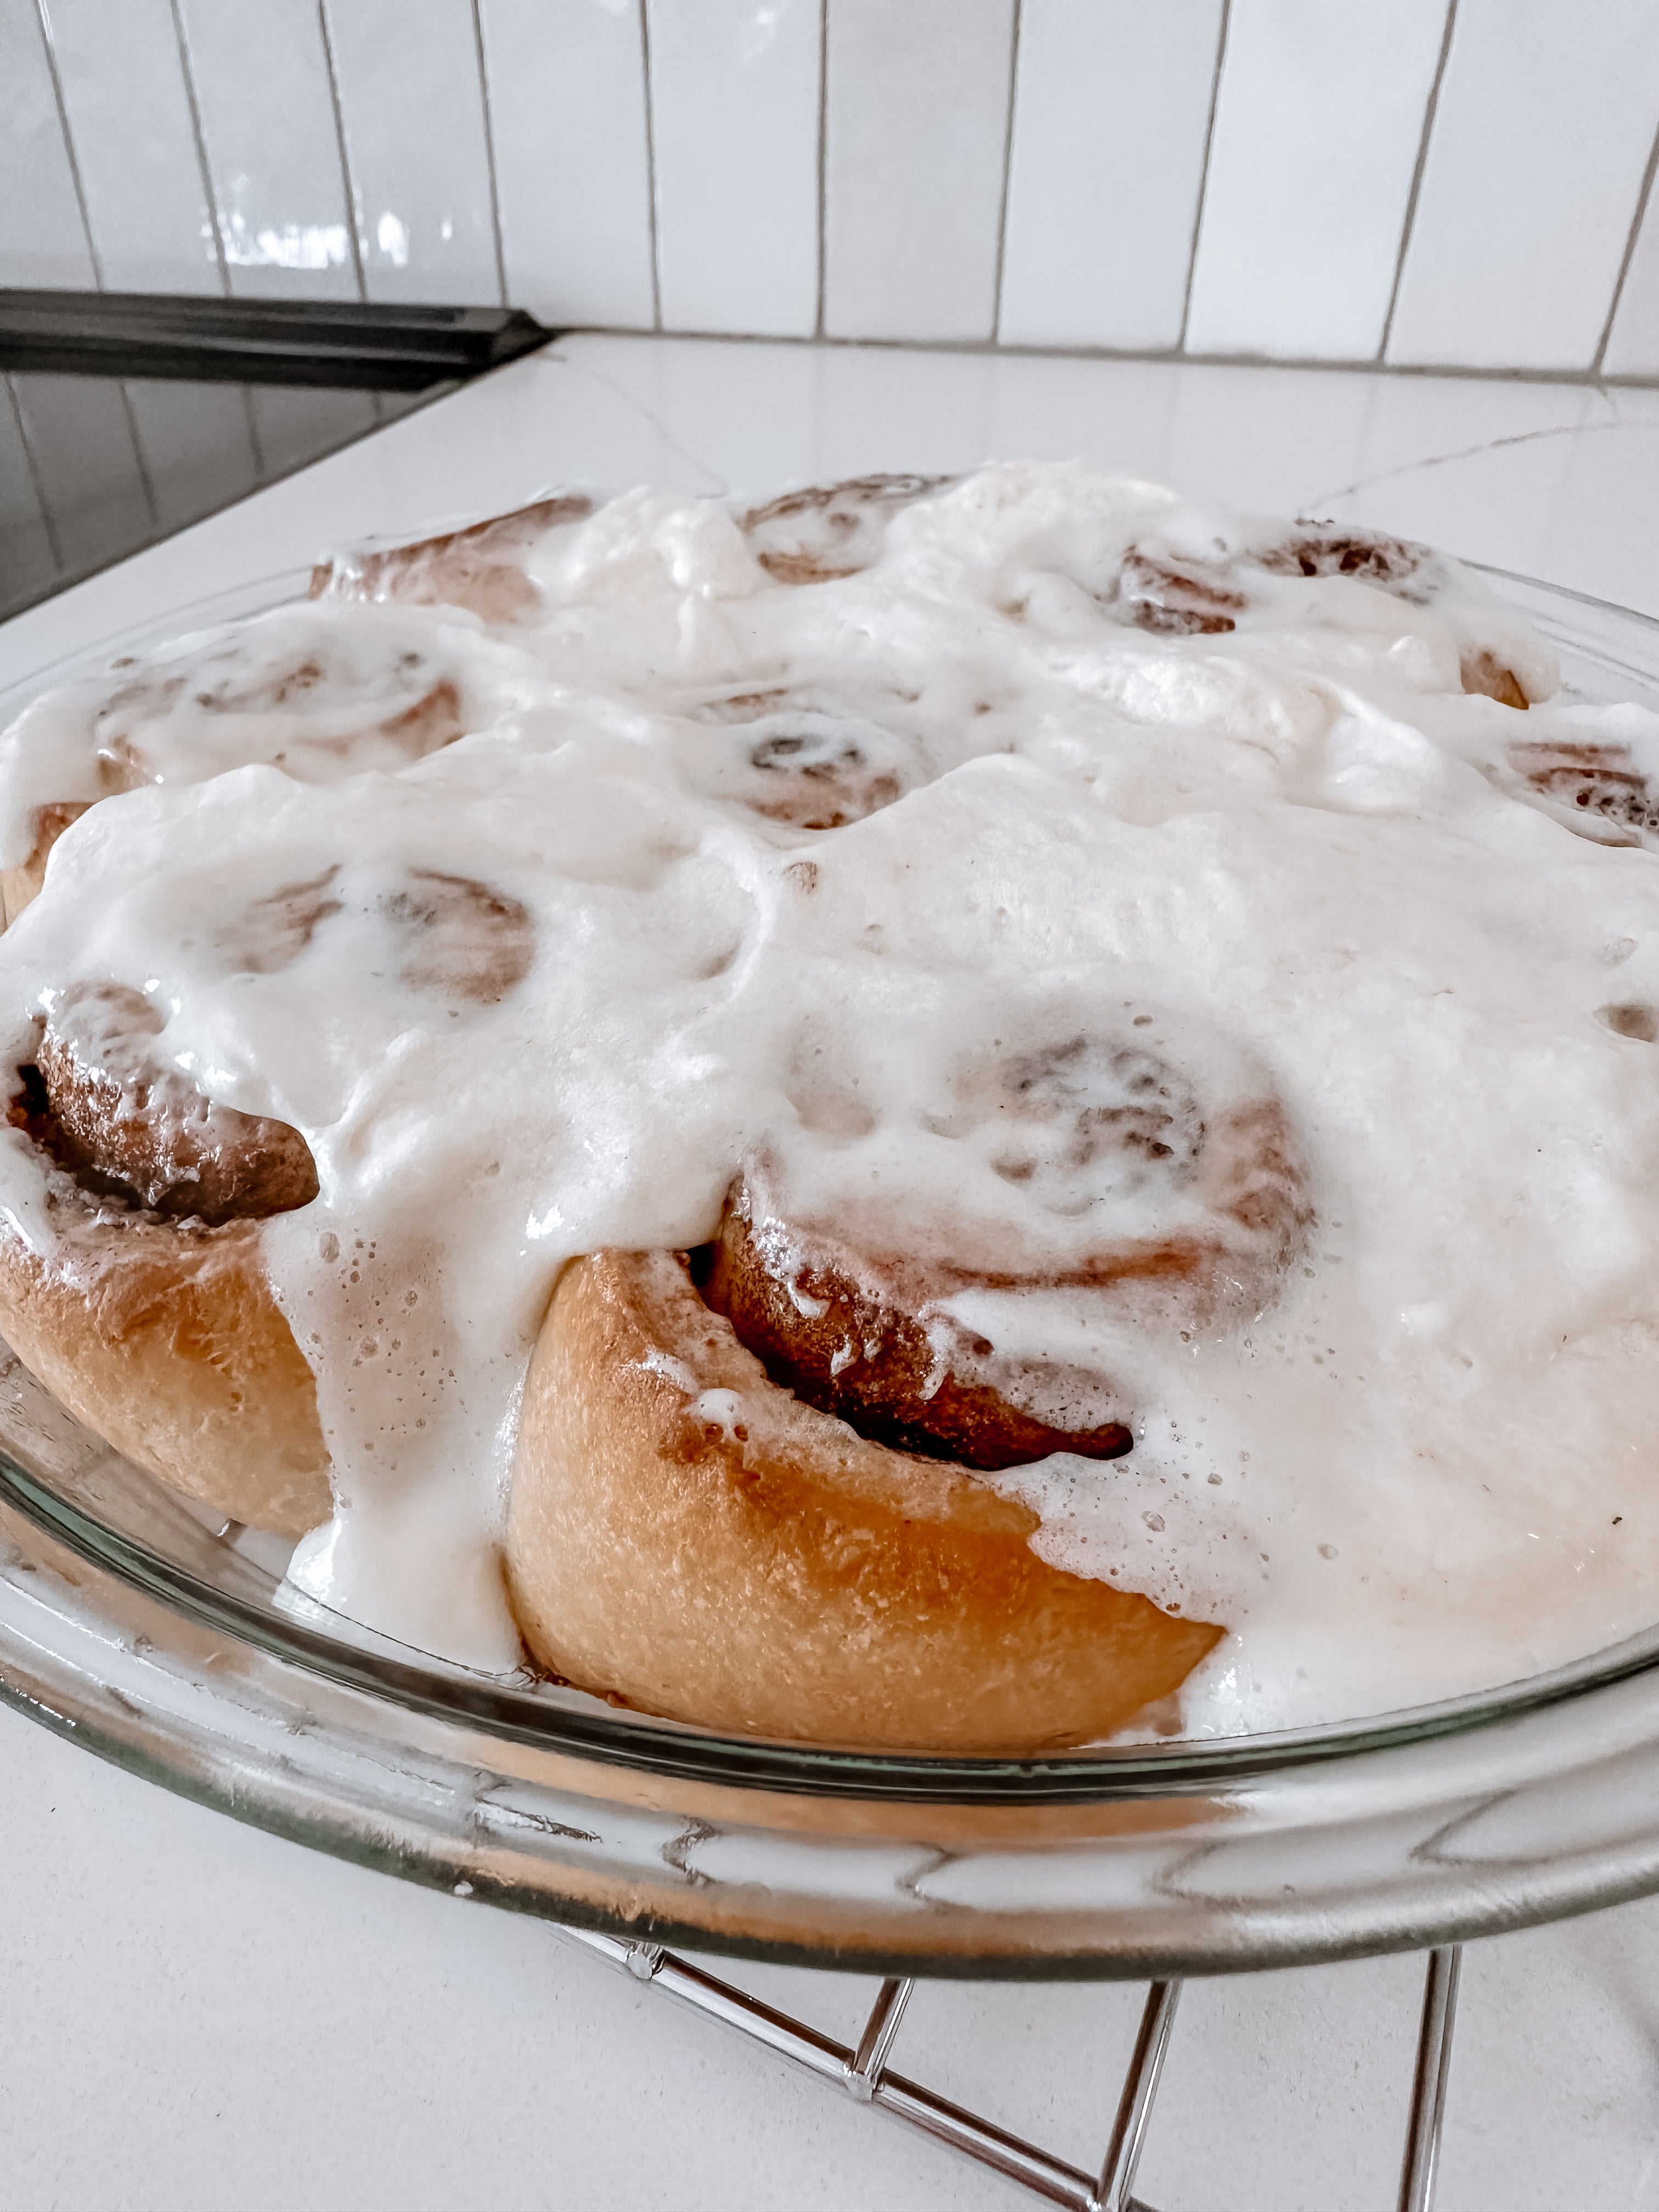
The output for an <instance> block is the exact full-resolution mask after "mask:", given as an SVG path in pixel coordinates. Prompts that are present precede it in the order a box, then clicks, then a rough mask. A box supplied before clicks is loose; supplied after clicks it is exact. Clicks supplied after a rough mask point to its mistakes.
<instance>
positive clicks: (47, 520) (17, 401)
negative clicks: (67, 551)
mask: <svg viewBox="0 0 1659 2212" xmlns="http://www.w3.org/2000/svg"><path fill="white" fill-rule="evenodd" d="M5 385H6V391H7V392H8V394H9V397H10V399H11V411H12V416H13V419H14V420H15V422H16V424H17V435H18V437H19V438H20V439H21V441H22V446H23V465H24V467H25V468H26V469H27V471H28V472H29V482H30V483H31V484H33V487H34V499H35V504H36V506H37V507H39V508H40V524H41V527H42V528H43V529H44V530H45V532H46V548H47V550H48V551H49V552H50V553H51V555H52V565H53V566H54V567H55V568H56V569H57V571H58V574H59V575H60V576H66V575H67V574H69V570H68V568H67V566H66V564H65V562H64V548H63V545H62V544H61V542H60V540H59V538H58V525H57V524H56V523H55V522H54V521H53V520H52V508H51V507H50V506H49V505H48V503H47V500H46V486H45V485H44V484H43V483H41V481H40V462H39V461H38V460H37V459H36V458H35V452H34V446H33V441H32V440H31V439H30V437H29V426H28V424H27V422H25V421H24V419H23V403H22V401H21V398H19V397H18V394H17V380H16V378H15V376H13V375H12V374H11V373H10V372H9V371H7V373H6V377H5Z"/></svg>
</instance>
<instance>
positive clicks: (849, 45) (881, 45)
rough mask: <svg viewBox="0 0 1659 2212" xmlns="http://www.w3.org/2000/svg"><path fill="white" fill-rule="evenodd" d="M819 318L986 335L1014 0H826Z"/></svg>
mask: <svg viewBox="0 0 1659 2212" xmlns="http://www.w3.org/2000/svg"><path fill="white" fill-rule="evenodd" d="M1013 15H1014V9H1013V0H904V4H903V5H902V6H901V7H895V6H893V5H892V4H891V0H829V34H828V38H827V40H826V49H827V64H828V72H827V82H826V86H825V103H824V105H825V140H824V187H825V209H824V271H823V326H824V329H825V331H826V332H828V334H829V336H831V337H854V338H912V339H915V338H921V339H928V338H932V339H951V338H956V339H963V338H966V339H975V338H988V337H990V336H991V335H992V332H993V331H994V327H995V324H996V293H997V264H998V258H999V239H1000V228H1001V211H1002V191H1003V178H1004V175H1005V173H1006V132H1007V123H1008V108H1009V92H1010V82H1011V75H1012V40H1013Z"/></svg>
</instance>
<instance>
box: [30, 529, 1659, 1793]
mask: <svg viewBox="0 0 1659 2212" xmlns="http://www.w3.org/2000/svg"><path fill="white" fill-rule="evenodd" d="M1465 565H1467V566H1468V567H1469V568H1473V569H1474V570H1475V571H1476V572H1477V573H1479V574H1483V575H1485V576H1486V577H1488V578H1490V579H1492V581H1493V582H1494V583H1495V584H1497V585H1498V586H1499V587H1500V589H1501V588H1503V587H1504V586H1508V587H1510V589H1511V590H1513V591H1515V592H1518V594H1519V595H1520V596H1522V598H1523V599H1524V598H1527V597H1534V611H1538V609H1537V606H1536V601H1537V600H1541V601H1542V602H1543V603H1544V605H1546V606H1552V605H1553V606H1558V607H1560V606H1565V607H1567V608H1577V609H1579V610H1582V611H1583V613H1584V614H1585V615H1587V616H1594V617H1600V618H1601V619H1602V620H1605V621H1608V622H1611V623H1613V626H1614V627H1615V629H1617V630H1620V631H1623V632H1626V634H1628V633H1629V631H1630V630H1631V629H1636V630H1637V631H1638V632H1642V633H1648V634H1650V636H1651V638H1652V639H1653V641H1654V642H1655V644H1656V646H1659V617H1655V616H1652V615H1648V614H1644V613H1643V612H1642V611H1639V610H1638V609H1635V608H1631V607H1626V606H1621V605H1619V604H1618V603H1616V602H1614V601H1611V600H1607V599H1601V598H1598V597H1596V596H1595V595H1594V594H1592V593H1589V592H1579V591H1577V590H1574V589H1572V588H1571V587H1570V586H1563V585H1557V584H1553V583H1549V582H1547V581H1546V580H1543V579H1541V578H1537V577H1532V576H1528V575H1526V574H1522V573H1521V572H1519V571H1516V570H1510V569H1505V568H1498V567H1496V566H1493V565H1492V564H1489V563H1484V562H1468V563H1466V564H1465ZM312 573H313V572H312V571H311V570H310V569H309V568H305V569H290V570H287V571H283V572H280V573H278V574H273V575H269V576H266V577H264V578H260V579H256V580H252V581H250V582H247V583H245V584H242V585H239V586H232V587H229V588H228V589H227V590H224V591H222V592H216V593H213V594H210V595H207V596H204V597H203V598H201V599H195V600H192V601H191V602H189V603H187V604H186V605H184V606H183V607H179V608H175V609H173V610H172V611H169V612H167V613H166V614H162V615H160V616H155V617H147V618H145V619H143V621H140V622H137V623H131V624H129V625H127V626H125V628H124V629H121V630H120V631H118V632H116V633H113V634H109V635H103V636H100V637H99V638H97V639H94V641H91V642H89V643H88V644H85V645H82V646H79V647H75V648H73V649H72V650H70V652H68V653H61V654H58V655H54V656H52V658H51V659H49V660H48V661H47V662H46V663H45V664H43V665H40V666H39V667H37V668H35V669H34V670H33V671H31V672H29V673H28V674H27V675H24V676H21V677H19V678H15V679H13V680H12V681H10V682H9V683H7V684H5V685H4V686H3V687H0V723H3V722H5V721H9V720H10V718H11V717H12V715H13V714H15V713H16V712H18V711H20V710H21V707H23V706H25V705H27V703H28V701H29V699H30V698H32V697H33V696H36V694H37V693H38V692H39V691H40V690H41V689H42V688H44V687H45V686H46V685H47V684H52V683H53V682H62V681H68V680H73V678H74V677H75V676H76V674H78V673H82V672H90V671H91V670H92V669H93V668H95V667H98V666H101V665H106V663H107V660H108V659H109V658H110V657H111V656H112V655H113V654H115V653H118V652H120V651H122V650H124V649H125V648H127V647H131V646H134V645H143V644H156V645H159V644H162V643H165V642H167V641H168V640H169V639H171V638H174V637H179V636H182V635H188V634H190V633H191V632H192V631H194V630H197V629H204V628H208V627H210V626H211V625H212V624H213V623H216V622H222V621H227V620H232V619H235V618H237V617H244V616H248V615H252V614H254V613H257V612H260V611H264V610H266V609H268V608H271V607H275V606H278V605H285V604H289V603H292V602H293V601H294V600H295V599H299V598H301V597H303V596H304V592H305V587H306V586H307V585H308V584H309V582H310V580H311V576H312ZM1631 673H1632V678H1634V679H1637V680H1641V679H1642V678H1645V680H1646V681H1648V682H1649V683H1652V682H1654V681H1655V680H1656V677H1659V671H1642V670H1638V669H1637V668H1635V667H1632V671H1631ZM0 1504H9V1505H10V1506H11V1507H12V1508H14V1509H15V1510H17V1511H19V1512H21V1513H22V1514H23V1515H24V1516H26V1517H27V1518H28V1519H29V1520H31V1521H32V1522H35V1523H36V1525H37V1526H39V1527H40V1528H42V1529H44V1530H45V1531H46V1532H47V1533H48V1534H51V1535H52V1536H53V1537H55V1538H56V1539H57V1540H58V1541H60V1542H61V1543H63V1544H64V1546H65V1547H67V1548H68V1549H69V1550H70V1552H72V1553H76V1554H78V1555H79V1556H80V1557H82V1559H86V1560H87V1561H88V1562H89V1563H91V1564H93V1565H97V1566H99V1567H101V1568H103V1569H105V1570H106V1571H111V1572H112V1573H113V1574H114V1575H115V1576H116V1577H118V1579H119V1580H121V1581H122V1582H124V1583H127V1584H128V1585H129V1586H131V1587H132V1588H134V1589H137V1590H139V1591H141V1592H143V1593H144V1594H145V1595H148V1596H150V1597H153V1598H156V1599H159V1600H160V1601H161V1602H162V1603H163V1604H164V1605H166V1606H167V1607H169V1608H170V1609H171V1610H173V1611H174V1612H176V1613H180V1614H182V1615H183V1616H184V1617H185V1619H187V1620H191V1621H193V1622H195V1623H197V1625H199V1626H205V1627H208V1628H210V1629H212V1630H214V1631H216V1632H219V1633H222V1634H226V1635H228V1636H230V1637H232V1638H234V1639H236V1640H237V1641H238V1642H240V1643H242V1644H247V1645H249V1646H251V1647H252V1649H254V1650H258V1651H259V1652H261V1653H262V1654H264V1656H268V1657H270V1658H271V1659H274V1660H276V1661H277V1662H279V1663H283V1664H287V1665H292V1666H294V1667H295V1668H298V1669H299V1670H300V1671H301V1673H302V1674H307V1675H311V1676H314V1677H316V1678H318V1679H319V1680H323V1681H325V1682H328V1683H330V1684H331V1685H333V1686H336V1687H339V1688H343V1689H345V1690H348V1691H355V1692H362V1693H363V1694H365V1695H367V1696H368V1697H369V1698H370V1699H374V1700H376V1701H378V1702H379V1703H380V1704H383V1705H387V1706H390V1707H393V1708H396V1709H398V1710H401V1711H404V1712H407V1713H410V1714H412V1715H426V1716H429V1717H434V1718H437V1719H440V1720H449V1721H455V1722H460V1723H465V1725H467V1726H468V1727H470V1728H472V1729H477V1730H479V1731H481V1732H482V1733H483V1734H484V1735H488V1736H490V1737H492V1738H495V1739H497V1740H500V1741H504V1742H512V1743H516V1744H520V1745H524V1746H526V1747H530V1748H532V1749H534V1750H537V1751H540V1752H545V1753H562V1754H565V1755H568V1756H571V1757H574V1758H577V1759H583V1760H585V1761H590V1762H592V1763H593V1764H594V1765H600V1766H616V1767H621V1768H625V1769H633V1770H635V1771H643V1772H647V1773H655V1774H658V1775H661V1776H664V1777H665V1778H676V1779H683V1780H685V1781H689V1782H696V1783H707V1784H725V1785H726V1786H735V1787H738V1788H749V1789H753V1790H787V1792H789V1793H790V1794H792V1795H799V1796H833V1797H837V1798H844V1799H860V1798H864V1799H878V1800H889V1801H899V1802H917V1803H927V1802H939V1803H957V1804H966V1805H975V1804H977V1805H985V1804H998V1803H1002V1804H1011V1805H1018V1804H1027V1805H1036V1804H1038V1803H1042V1802H1050V1803H1058V1802H1074V1803H1075V1802H1087V1803H1103V1804H1109V1803H1111V1802H1117V1801H1123V1800H1130V1799H1136V1798H1153V1799H1158V1798H1166V1797H1172V1796H1187V1795H1188V1794H1190V1793H1192V1792H1194V1791H1197V1790H1216V1789H1225V1788H1229V1787H1235V1786H1237V1785H1239V1784H1245V1783H1249V1782H1252V1781H1261V1782H1265V1781H1268V1780H1270V1779H1271V1778H1273V1777H1276V1776H1281V1775H1282V1776H1286V1777H1288V1776H1289V1775H1291V1774H1292V1773H1294V1772H1296V1771H1298V1770H1303V1769H1306V1768H1309V1767H1314V1766H1317V1765H1322V1764H1326V1763H1328V1762H1331V1761H1334V1760H1346V1759H1353V1758H1356V1757H1360V1756H1363V1755H1364V1754H1366V1753H1373V1752H1378V1751H1386V1750H1389V1749H1391V1748H1395V1747H1402V1746H1409V1745H1414V1744H1419V1743H1425V1742H1430V1741H1435V1740H1437V1739H1443V1738H1447V1737H1454V1736H1456V1735H1466V1734H1468V1733H1469V1732H1471V1731H1474V1730H1478V1729H1483V1728H1486V1727H1489V1726H1491V1725H1492V1724H1494V1723H1501V1722H1504V1721H1505V1720H1510V1719H1514V1718H1517V1717H1521V1716H1523V1715H1527V1714H1531V1713H1535V1712H1540V1711H1545V1710H1547V1709H1549V1708H1551V1707H1555V1706H1560V1705H1566V1704H1570V1703H1571V1702H1572V1701H1573V1700H1575V1699H1581V1698H1584V1697H1588V1696H1589V1695H1591V1694H1593V1693H1594V1692H1597V1691H1599V1690H1601V1689H1604V1688H1607V1687H1609V1686H1612V1685H1613V1684H1616V1683H1620V1682H1623V1681H1626V1680H1630V1679H1632V1677H1636V1676H1641V1675H1645V1674H1652V1673H1654V1672H1655V1671H1656V1670H1659V1621H1656V1623H1655V1624H1654V1626H1652V1627H1650V1628H1649V1629H1647V1630H1644V1631H1643V1632H1641V1633H1639V1634H1638V1635H1637V1636H1634V1637H1632V1638H1626V1639H1625V1640H1624V1641H1623V1642H1621V1643H1620V1644H1616V1645H1613V1646H1609V1647H1605V1648H1604V1649H1602V1650H1600V1651H1596V1652H1592V1653H1589V1654H1587V1655H1586V1656H1584V1657H1583V1658H1581V1659H1578V1660H1575V1661H1572V1662H1569V1663H1567V1664H1565V1665H1564V1666H1561V1667H1558V1668H1552V1669H1549V1670H1547V1671H1545V1672H1543V1673H1541V1674H1535V1675H1531V1676H1527V1677H1524V1678H1522V1679H1520V1680H1515V1681H1511V1682H1508V1683H1503V1684H1498V1685H1494V1686H1492V1687H1491V1688H1489V1689H1486V1690H1481V1691H1477V1692H1469V1693H1468V1694H1466V1695H1464V1696H1462V1697H1458V1698H1454V1699H1444V1700H1440V1701H1437V1702H1435V1703H1431V1704H1430V1705H1421V1706H1416V1707H1411V1708H1406V1709H1401V1710H1398V1711H1390V1712H1385V1713H1382V1714H1377V1715H1375V1716H1370V1717H1364V1718H1362V1719H1359V1720H1356V1721H1339V1722H1331V1723H1323V1724H1321V1725H1319V1726H1317V1727H1314V1728H1308V1729H1292V1730H1283V1731H1261V1732H1259V1733H1256V1734H1253V1735H1242V1736H1231V1737H1212V1738H1182V1739H1171V1740H1169V1741H1158V1742H1153V1743H1136V1744H1128V1745H1121V1744H1110V1743H1108V1744H1104V1745H1101V1746H1093V1747H1084V1748H1080V1749H1077V1750H1073V1751H1067V1752H1063V1753H1046V1754H1038V1755H1034V1756H1031V1757H1022V1758H1012V1757H1003V1758H966V1757H960V1756H954V1755H945V1754H939V1753H926V1752H915V1753H891V1752H871V1751H860V1750H855V1749H849V1748H840V1747H834V1746H820V1745H813V1744H803V1743H796V1742H790V1741H775V1740H771V1739H764V1738H759V1737H745V1736H728V1735H720V1734H719V1733H717V1732H714V1731H711V1730H707V1729H696V1728H693V1727H689V1726H685V1725H683V1724H680V1723H674V1722H669V1721H664V1720H660V1719H658V1718H656V1717H653V1716H650V1715H647V1714H640V1713H635V1712H632V1711H627V1712H620V1711H607V1710H605V1709H604V1708H600V1707H598V1706H597V1704H596V1701H592V1700H587V1701H584V1706H583V1708H582V1709H573V1708H569V1707H565V1706H562V1705H558V1704H556V1703H553V1702H551V1701H550V1700H549V1699H548V1698H547V1697H546V1694H545V1692H541V1691H537V1690H532V1689H525V1688H522V1687H519V1686H515V1685H514V1684H513V1682H512V1681H511V1680H510V1679H509V1680H503V1679H501V1678H497V1677H492V1676H488V1675H483V1674H474V1673H471V1672H470V1671H469V1670H466V1669H464V1668H457V1667H453V1666H450V1665H448V1664H447V1662H443V1661H441V1660H439V1659H435V1658H433V1657H432V1656H429V1655H425V1654H419V1653H414V1652H411V1655H410V1659H409V1660H408V1661H404V1660H400V1659H394V1658H390V1657H387V1656H385V1655H384V1654H382V1653H380V1652H376V1651H373V1650H364V1649H362V1647H361V1646H360V1645H358V1644H354V1643H353V1642H351V1641H349V1640H347V1639H345V1638H336V1637H333V1636H331V1635H329V1634H328V1633H327V1632H325V1631H323V1630H320V1629H318V1628H315V1627H314V1626H312V1625H311V1624H309V1623H308V1622H307V1621H305V1620H299V1619H295V1618H294V1617H293V1616H291V1615H289V1614H286V1613H278V1612H276V1611H275V1610H274V1609H273V1610H272V1611H270V1612H269V1613H266V1612H263V1611H261V1610H260V1609H259V1608H258V1607H255V1606H253V1605H252V1604H250V1603H248V1602H247V1601H244V1600H241V1599H239V1598H238V1597H236V1596H235V1595H234V1594H233V1593H230V1592H227V1591H222V1590H216V1589H214V1588H213V1587H212V1586H211V1585H210V1584H209V1583H205V1582H204V1581H203V1580H202V1579H201V1578H200V1577H197V1576H195V1575H193V1574H191V1572H190V1571H188V1570H187V1569H185V1568H184V1567H181V1566H180V1565H178V1564H177V1563H176V1562H173V1561H172V1560H169V1559H167V1558H166V1557H165V1556H164V1555H162V1554H161V1553H157V1552H155V1551H153V1550H151V1549H150V1548H149V1547H146V1546H145V1545H143V1544H142V1543H140V1542H138V1541H137V1540H136V1539H134V1538H132V1537H131V1536H128V1535H126V1534H124V1533H123V1532H121V1531H119V1530H118V1529H115V1528H111V1527H109V1526H108V1525H107V1524H106V1523H104V1522H100V1521H98V1520H97V1519H95V1518H94V1516H91V1515H89V1514H88V1513H86V1512H85V1511H83V1510H82V1509H81V1508H80V1507H79V1506H77V1505H76V1504H74V1503H72V1502H71V1501H70V1500H69V1499H66V1498H62V1497H60V1496H59V1495H58V1493H57V1492H55V1491H53V1490H52V1487H51V1486H50V1484H49V1483H48V1482H46V1480H43V1479H42V1478H40V1476H38V1475H36V1474H33V1472H31V1470H30V1469H29V1468H27V1467H26V1466H25V1465H23V1464H22V1463H21V1462H20V1461H19V1460H18V1459H16V1458H15V1457H14V1456H13V1455H12V1454H11V1453H10V1452H9V1451H8V1450H7V1449H5V1448H4V1446H3V1444H0Z"/></svg>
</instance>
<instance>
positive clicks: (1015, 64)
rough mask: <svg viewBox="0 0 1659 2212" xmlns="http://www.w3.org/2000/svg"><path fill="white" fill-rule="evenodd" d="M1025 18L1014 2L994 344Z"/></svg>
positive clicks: (999, 334) (993, 302)
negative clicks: (1021, 31)
mask: <svg viewBox="0 0 1659 2212" xmlns="http://www.w3.org/2000/svg"><path fill="white" fill-rule="evenodd" d="M1023 17H1024V8H1023V4H1022V0H1014V14H1013V21H1012V25H1011V27H1010V33H1009V40H1008V112H1007V115H1006V118H1005V120H1004V123H1003V128H1002V199H1001V202H1000V205H999V207H998V209H997V265H996V281H995V288H994V291H993V293H992V295H991V343H992V344H993V345H996V344H997V343H999V342H1000V339H1001V337H1002V272H1003V270H1004V268H1005V266H1006V261H1007V253H1008V187H1009V184H1010V181H1011V180H1012V176H1013V168H1014V101H1015V98H1016V96H1017V95H1018V90H1019V37H1020V29H1021V24H1022V21H1023Z"/></svg>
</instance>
